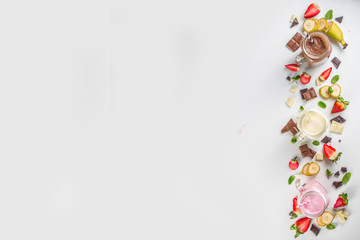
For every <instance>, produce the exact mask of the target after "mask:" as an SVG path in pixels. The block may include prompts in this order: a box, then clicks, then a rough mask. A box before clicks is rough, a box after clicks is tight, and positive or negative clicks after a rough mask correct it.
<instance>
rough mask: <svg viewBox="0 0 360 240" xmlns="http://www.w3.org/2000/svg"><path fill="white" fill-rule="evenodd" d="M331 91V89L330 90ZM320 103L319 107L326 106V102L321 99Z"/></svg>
mask: <svg viewBox="0 0 360 240" xmlns="http://www.w3.org/2000/svg"><path fill="white" fill-rule="evenodd" d="M330 88H331V87H329V89H330ZM329 92H330V91H329ZM318 105H319V107H321V108H326V103H324V102H323V101H319V102H318Z"/></svg>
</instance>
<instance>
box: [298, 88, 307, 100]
mask: <svg viewBox="0 0 360 240" xmlns="http://www.w3.org/2000/svg"><path fill="white" fill-rule="evenodd" d="M307 90H308V89H307V88H304V89H301V90H300V94H301V97H302V99H305V98H304V95H303V94H304V93H305V92H307Z"/></svg>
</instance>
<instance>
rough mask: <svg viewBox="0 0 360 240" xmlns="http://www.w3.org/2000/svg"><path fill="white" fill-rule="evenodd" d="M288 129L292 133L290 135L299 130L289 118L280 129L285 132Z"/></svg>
mask: <svg viewBox="0 0 360 240" xmlns="http://www.w3.org/2000/svg"><path fill="white" fill-rule="evenodd" d="M288 131H290V132H291V133H292V135H295V134H297V133H298V132H299V131H300V130H299V129H298V127H297V125H296V123H295V122H294V121H293V120H292V119H290V120H289V121H288V122H287V124H286V125H285V127H283V129H281V133H286V132H288Z"/></svg>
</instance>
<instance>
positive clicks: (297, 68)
mask: <svg viewBox="0 0 360 240" xmlns="http://www.w3.org/2000/svg"><path fill="white" fill-rule="evenodd" d="M285 67H287V68H288V69H290V70H291V71H293V72H297V71H299V70H300V66H299V65H297V64H288V65H285Z"/></svg>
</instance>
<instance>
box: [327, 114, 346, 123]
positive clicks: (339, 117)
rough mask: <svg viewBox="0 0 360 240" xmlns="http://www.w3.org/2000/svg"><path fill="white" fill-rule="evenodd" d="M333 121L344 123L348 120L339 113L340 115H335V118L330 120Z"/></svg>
mask: <svg viewBox="0 0 360 240" xmlns="http://www.w3.org/2000/svg"><path fill="white" fill-rule="evenodd" d="M332 121H335V122H338V123H343V122H345V121H346V120H345V118H343V117H342V116H340V115H339V116H337V117H334V118H333V119H331V120H330V122H332Z"/></svg>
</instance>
